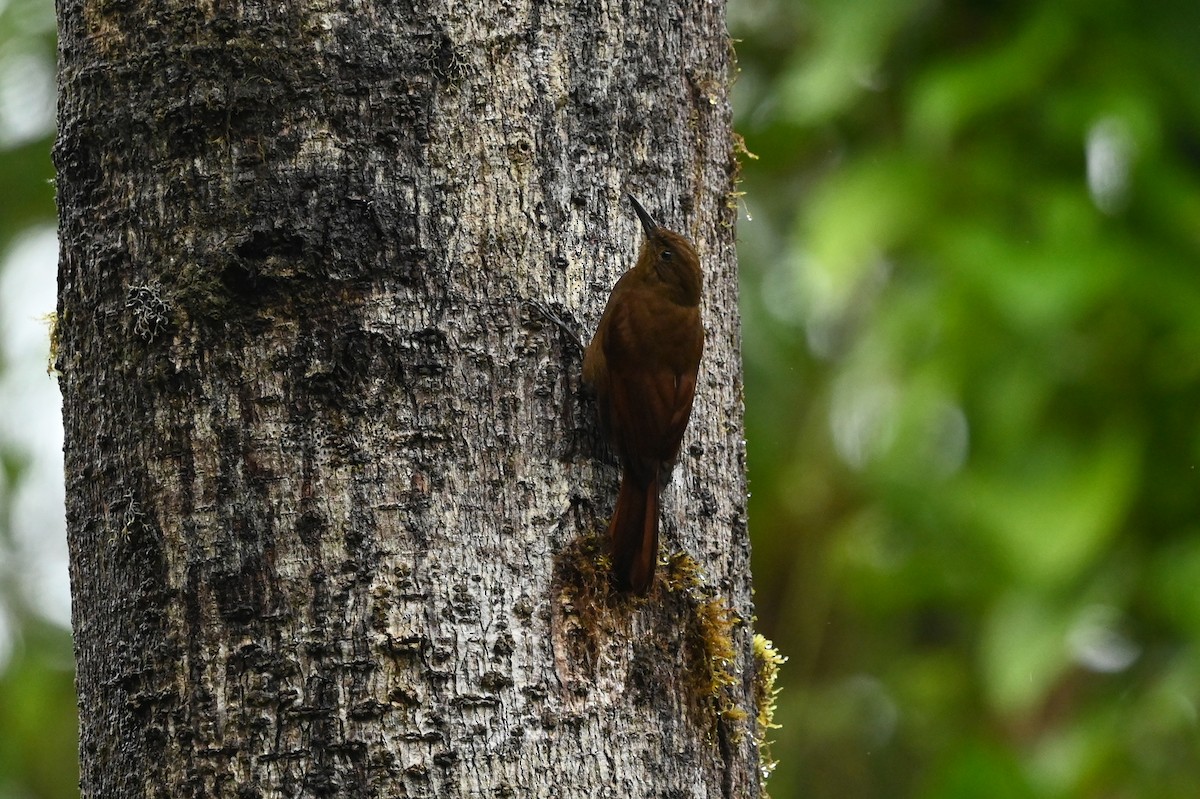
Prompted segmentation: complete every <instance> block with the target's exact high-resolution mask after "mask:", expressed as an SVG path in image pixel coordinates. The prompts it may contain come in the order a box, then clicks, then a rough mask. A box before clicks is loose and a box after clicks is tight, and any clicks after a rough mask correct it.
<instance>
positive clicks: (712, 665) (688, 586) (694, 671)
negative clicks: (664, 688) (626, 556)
mask: <svg viewBox="0 0 1200 799" xmlns="http://www.w3.org/2000/svg"><path fill="white" fill-rule="evenodd" d="M661 575H662V577H661V584H662V589H663V592H664V593H665V594H666V595H667V596H668V597H671V598H673V599H675V600H676V601H677V603H678V606H679V607H680V609H681V611H682V613H683V616H684V618H683V620H682V621H683V624H682V625H681V627H680V630H681V632H682V638H683V641H684V644H685V645H686V648H687V651H688V652H689V653H690V655H691V658H690V663H689V673H688V679H687V682H688V684H689V685H690V687H691V692H692V695H693V697H694V698H695V699H696V700H698V701H699V702H700V703H702V704H704V705H707V706H709V707H711V708H712V709H713V711H714V712H715V713H716V714H717V716H718V717H719V718H720V719H721V720H722V721H726V722H730V723H732V724H733V725H734V732H735V735H736V734H740V730H741V727H742V726H743V724H742V723H743V722H744V721H745V720H746V715H747V714H746V711H745V710H743V709H742V708H740V707H738V705H737V703H736V702H735V701H734V686H735V685H736V682H737V675H736V673H735V671H734V668H735V666H734V663H735V661H736V659H737V652H736V651H735V649H734V645H733V630H734V627H735V626H736V625H737V624H738V623H739V622H740V621H741V619H740V618H739V617H738V615H737V613H735V612H734V610H733V609H732V608H731V607H729V602H728V601H727V600H726V599H725V598H724V597H722V596H718V595H716V594H715V593H713V592H712V590H711V589H710V588H709V587H708V585H707V584H706V583H705V582H704V571H703V569H702V568H701V567H700V564H698V563H697V562H696V561H695V559H694V558H692V556H691V555H688V554H687V553H685V552H677V553H675V554H674V555H671V556H670V557H669V558H668V559H667V562H666V564H664V568H663V569H662V570H661Z"/></svg>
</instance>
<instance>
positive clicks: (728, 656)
mask: <svg viewBox="0 0 1200 799" xmlns="http://www.w3.org/2000/svg"><path fill="white" fill-rule="evenodd" d="M606 550H607V548H606V546H605V543H604V540H603V538H602V537H600V536H597V535H594V534H587V535H583V536H580V537H579V538H577V539H576V540H575V541H573V542H571V544H569V545H568V546H567V547H566V548H565V549H564V550H563V551H562V552H560V553H559V555H558V558H557V562H556V567H555V574H556V580H555V584H556V586H557V599H558V603H559V608H558V612H559V613H561V614H562V617H563V618H565V619H567V620H568V621H567V623H566V624H565V625H564V629H565V630H566V631H567V632H568V635H567V638H566V643H567V645H568V646H569V647H570V649H571V650H572V653H573V656H574V658H575V659H576V660H577V661H582V662H585V663H594V662H595V656H596V653H597V650H598V646H599V642H600V641H601V640H603V639H602V637H603V636H607V635H614V634H617V631H618V630H619V629H622V628H624V629H628V620H629V616H630V614H631V613H632V612H633V611H634V610H639V609H646V610H647V611H648V612H652V613H653V615H652V616H650V617H649V621H650V623H651V625H652V634H653V635H654V636H655V638H656V639H657V640H658V641H659V643H658V644H656V647H658V648H659V649H660V650H661V652H662V653H663V654H666V653H668V652H671V651H676V650H677V651H679V652H680V653H681V657H682V663H681V665H682V668H683V674H682V679H681V683H682V686H683V687H684V689H685V690H686V691H687V693H688V699H689V703H690V704H691V705H693V706H694V707H697V708H698V709H700V710H701V711H702V712H704V713H706V714H707V713H709V712H711V713H712V714H713V719H714V721H717V722H722V723H726V724H729V725H730V727H731V729H730V730H729V731H730V732H731V733H732V735H734V736H735V737H737V736H740V735H741V734H743V732H744V728H745V727H746V720H747V719H748V718H749V714H748V713H747V712H746V710H745V709H743V708H741V707H739V706H738V704H737V702H736V701H735V697H736V688H737V683H738V677H737V673H736V670H735V668H736V665H735V664H736V661H737V650H736V648H735V646H734V639H733V634H734V630H735V628H736V626H737V625H739V624H741V621H742V620H741V618H740V617H739V616H738V615H737V613H736V612H734V610H733V609H732V608H731V607H730V606H729V602H728V600H726V599H725V598H724V597H722V596H718V595H717V594H716V593H715V592H714V591H713V590H712V589H711V588H710V587H709V586H708V585H707V583H706V582H705V579H704V572H703V569H702V568H701V566H700V564H698V563H697V562H696V560H695V559H694V558H692V557H691V556H690V555H688V554H686V553H683V552H678V553H675V554H673V555H671V556H670V557H668V558H667V559H666V561H665V562H664V561H662V560H660V561H659V564H658V570H657V575H656V578H655V586H654V589H652V590H651V591H650V593H649V595H648V596H646V597H639V596H632V595H629V594H625V593H622V592H620V591H617V590H616V589H614V587H613V583H612V576H611V571H612V564H611V562H610V560H609V557H608V554H607V551H606ZM673 642H677V643H673Z"/></svg>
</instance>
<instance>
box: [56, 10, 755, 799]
mask: <svg viewBox="0 0 1200 799" xmlns="http://www.w3.org/2000/svg"><path fill="white" fill-rule="evenodd" d="M58 7H59V33H60V101H59V102H60V104H59V128H60V132H59V139H58V142H57V145H56V148H55V159H56V163H57V167H58V170H59V178H58V190H59V205H60V216H61V226H60V227H61V234H60V235H61V242H62V250H61V252H62V255H61V262H60V270H59V285H60V301H59V336H60V339H61V344H60V349H59V359H58V367H59V370H60V373H61V385H62V390H63V395H64V400H65V401H64V416H65V424H66V475H67V490H68V503H67V516H68V529H69V542H70V549H71V566H72V584H73V594H74V626H75V637H76V655H77V662H78V689H79V703H80V716H81V741H80V751H81V765H82V776H81V781H82V794H83V796H84V797H104V798H105V799H120V798H121V797H133V796H138V797H143V796H150V797H181V796H242V797H276V796H323V795H339V796H531V797H542V796H556V797H585V796H586V797H593V796H614V797H627V796H634V797H637V796H679V797H682V796H756V795H758V793H759V786H758V756H757V747H756V742H757V740H758V738H759V731H758V730H756V729H754V727H753V724H754V721H753V720H754V718H755V717H756V713H755V708H754V706H753V693H754V692H753V684H752V683H753V679H754V674H755V667H754V663H753V662H752V658H751V630H750V620H751V618H752V606H751V600H750V579H749V546H748V541H747V535H746V524H745V501H744V497H745V485H744V464H743V458H744V453H743V442H742V411H741V380H740V363H739V351H738V343H739V341H738V335H739V333H738V325H739V321H738V314H737V295H736V290H737V284H736V265H735V258H734V250H733V222H734V215H735V211H734V208H733V205H732V203H731V200H730V198H731V197H732V196H733V195H732V192H733V188H734V187H733V183H734V180H735V173H736V164H735V159H734V153H733V147H732V134H731V129H730V110H729V104H728V99H727V91H728V83H729V79H730V75H731V63H730V59H731V50H730V46H729V43H728V38H727V34H726V32H725V27H724V8H723V5H722V4H721V3H716V2H707V1H706V0H689V2H684V3H674V2H672V3H667V2H650V3H626V4H610V3H602V2H586V1H584V0H580V1H579V2H567V3H543V2H511V3H508V2H505V3H492V2H487V1H485V0H477V2H474V3H467V2H460V3H437V2H429V3H424V2H416V0H413V2H408V3H404V2H400V3H395V4H382V3H379V4H376V3H350V2H337V1H335V0H303V2H302V1H301V0H293V1H292V2H250V1H249V0H246V1H244V2H236V0H229V1H225V0H209V1H208V2H199V3H197V2H195V0H158V1H157V2H142V3H129V2H120V1H119V0H59V4H58ZM626 190H633V191H635V192H636V193H638V195H639V196H640V198H641V199H642V200H643V201H644V202H645V203H646V204H647V206H648V207H650V208H651V209H652V210H653V211H654V212H655V213H656V214H657V215H658V216H659V217H660V221H662V222H663V223H665V224H666V225H668V226H669V227H673V228H675V229H678V230H680V231H681V232H684V233H686V234H687V235H689V236H690V237H691V238H692V239H693V240H694V241H695V242H696V244H697V247H698V250H699V252H700V253H701V257H702V262H703V266H704V269H705V273H706V289H705V298H704V303H703V313H704V319H705V326H706V329H707V333H708V342H707V349H706V352H705V358H704V362H703V364H702V366H701V377H700V382H699V389H698V392H697V400H696V407H695V412H694V414H693V418H692V423H691V427H690V429H689V431H688V433H687V435H686V436H685V439H684V450H683V455H682V456H681V459H680V463H679V464H678V466H677V468H676V469H675V475H674V481H673V483H672V484H671V485H670V486H669V487H668V489H667V490H666V492H665V494H664V497H663V537H664V546H665V549H666V551H667V553H669V554H670V556H671V557H670V561H669V564H668V565H666V566H664V567H663V574H662V576H661V578H660V583H659V585H658V586H657V588H656V589H655V591H654V592H652V594H651V596H650V598H649V599H648V600H645V601H641V600H630V599H627V598H623V597H620V596H616V595H614V594H612V593H611V591H609V590H608V588H607V584H606V583H604V581H603V579H599V578H598V577H597V575H602V574H603V567H604V564H603V560H602V559H600V558H598V556H597V553H598V551H599V549H598V546H597V545H596V542H595V539H594V538H593V537H592V536H594V535H595V533H596V531H597V530H601V531H602V530H603V526H604V521H605V519H606V518H607V515H608V514H609V513H610V512H611V509H612V503H613V501H614V499H615V496H616V485H617V470H616V467H615V465H614V464H613V463H612V462H611V458H605V457H604V447H603V446H602V445H601V444H600V443H599V442H598V441H597V436H598V434H597V432H596V425H595V421H594V409H593V408H592V407H591V406H590V405H589V404H588V401H587V398H586V396H584V395H583V394H581V392H580V387H579V367H580V353H579V352H578V351H577V350H576V348H575V346H574V344H573V343H572V342H571V341H570V339H569V337H567V336H565V335H562V334H561V333H560V332H559V331H558V330H557V329H556V328H555V327H553V326H551V325H548V324H545V323H544V320H543V319H542V317H541V316H540V315H539V314H538V313H535V312H533V311H531V310H530V308H529V307H528V305H527V302H528V301H532V302H540V303H546V304H549V305H550V306H551V307H553V308H554V309H555V310H556V311H557V312H558V313H559V314H560V315H562V316H563V317H564V319H565V320H566V321H567V323H568V325H571V326H574V327H575V328H576V329H577V330H578V331H579V332H580V333H581V334H582V335H583V336H584V338H585V340H586V338H587V336H589V335H590V333H591V331H592V329H593V327H594V325H595V323H596V321H597V319H598V318H599V314H600V311H601V310H602V308H603V305H604V302H605V299H606V297H607V293H608V290H609V289H610V288H611V286H612V285H613V283H614V282H615V281H616V279H617V277H618V276H619V275H620V273H621V272H622V271H623V270H624V269H625V268H627V267H628V266H630V265H632V262H633V259H634V257H635V253H636V248H637V245H638V235H639V233H638V222H637V219H636V218H635V217H634V216H633V214H632V213H631V212H630V209H629V206H628V204H627V202H626V201H625V199H624V192H625V191H626ZM726 661H728V662H726Z"/></svg>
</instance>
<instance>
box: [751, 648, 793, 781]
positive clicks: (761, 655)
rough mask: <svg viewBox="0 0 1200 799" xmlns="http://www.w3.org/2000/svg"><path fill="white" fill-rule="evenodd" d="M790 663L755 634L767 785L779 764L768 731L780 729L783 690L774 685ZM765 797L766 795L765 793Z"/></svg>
mask: <svg viewBox="0 0 1200 799" xmlns="http://www.w3.org/2000/svg"><path fill="white" fill-rule="evenodd" d="M786 662H787V658H786V657H784V656H783V655H781V654H779V650H778V649H776V648H775V644H773V643H771V640H770V639H769V638H767V637H766V636H764V635H761V634H759V633H755V635H754V708H755V712H756V716H757V718H756V723H755V733H754V735H755V743H757V744H758V763H759V776H760V780H761V782H763V783H765V782H766V780H767V777H769V776H771V772H772V771H774V770H775V766H776V765H778V763H777V761H776V760H775V758H774V757H772V756H771V741H769V740H767V731H768V730H777V729H779V725H778V724H776V723H775V705H776V701H777V698H778V696H779V691H780V690H781V689H779V688H777V687H776V686H775V681H776V680H778V679H779V667H780V666H782V665H783V664H784V663H786ZM762 795H763V796H764V797H765V796H766V795H767V793H766V790H765V788H764V790H763V791H762Z"/></svg>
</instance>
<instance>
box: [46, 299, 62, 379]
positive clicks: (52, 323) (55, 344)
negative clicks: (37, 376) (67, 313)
mask: <svg viewBox="0 0 1200 799" xmlns="http://www.w3.org/2000/svg"><path fill="white" fill-rule="evenodd" d="M42 320H43V321H44V322H45V323H46V328H47V331H46V332H47V335H48V336H49V338H50V350H49V353H48V354H47V356H46V374H48V375H51V376H54V375H57V374H58V354H59V352H60V349H59V347H60V346H61V338H60V333H59V328H58V314H57V313H55V312H54V311H51V312H50V313H48V314H46V315H45V316H43V317H42Z"/></svg>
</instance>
